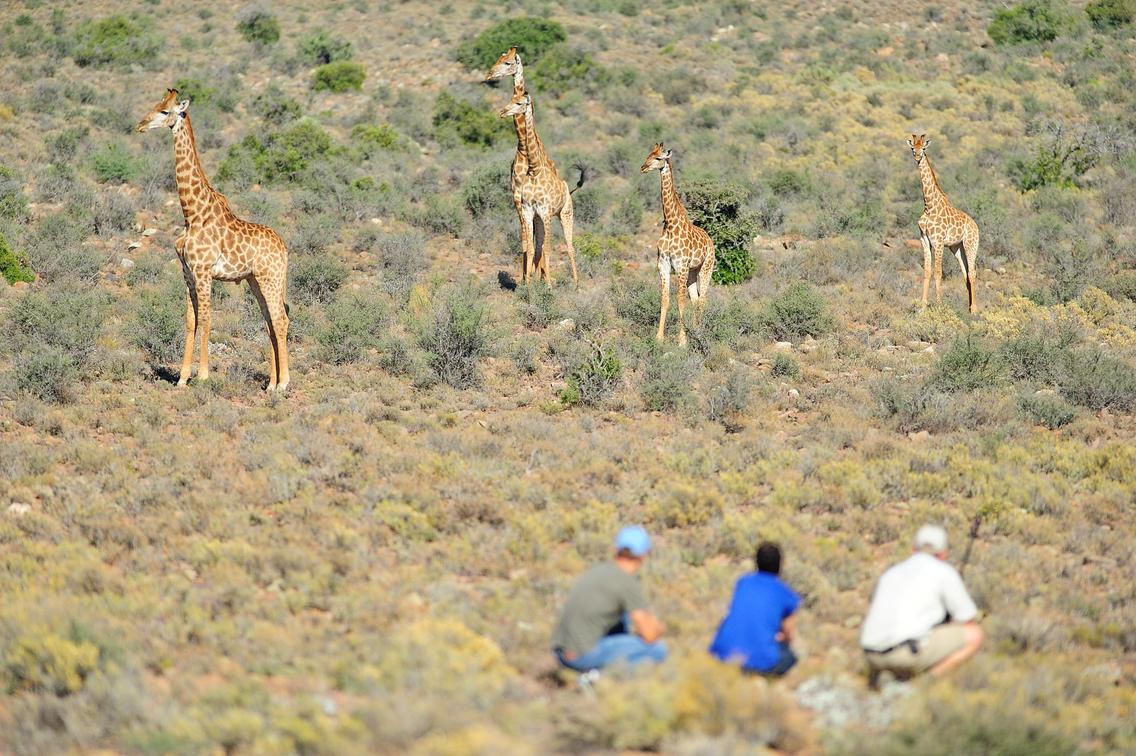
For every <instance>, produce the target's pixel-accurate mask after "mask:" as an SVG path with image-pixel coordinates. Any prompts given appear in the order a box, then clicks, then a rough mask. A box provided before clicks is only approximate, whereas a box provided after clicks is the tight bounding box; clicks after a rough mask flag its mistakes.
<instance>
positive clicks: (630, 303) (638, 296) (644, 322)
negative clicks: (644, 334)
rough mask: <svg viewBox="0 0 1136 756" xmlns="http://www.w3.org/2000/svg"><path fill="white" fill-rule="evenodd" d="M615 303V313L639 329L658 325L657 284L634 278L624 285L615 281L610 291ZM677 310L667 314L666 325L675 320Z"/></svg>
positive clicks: (659, 302)
mask: <svg viewBox="0 0 1136 756" xmlns="http://www.w3.org/2000/svg"><path fill="white" fill-rule="evenodd" d="M611 298H612V301H614V302H615V312H616V313H617V314H618V315H619V316H620V317H622V318H624V319H625V320H627V321H628V322H629V323H631V324H632V325H634V326H637V327H639V328H641V329H644V328H654V327H656V326H657V325H658V324H659V308H660V306H661V304H662V303H661V300H660V291H659V284H658V282H657V281H649V280H648V279H646V278H635V279H632V280H630V281H628V282H626V283H624V282H621V281H618V280H617V281H616V282H615V285H614V286H612V291H611ZM676 310H677V308H675V307H672V308H671V309H670V311H669V312H668V313H667V323H668V324H672V323H673V322H674V320H675V318H677V312H676Z"/></svg>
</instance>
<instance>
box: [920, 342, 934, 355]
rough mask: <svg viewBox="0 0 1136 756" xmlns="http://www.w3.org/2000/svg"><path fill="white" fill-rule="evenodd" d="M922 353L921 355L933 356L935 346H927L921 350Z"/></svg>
mask: <svg viewBox="0 0 1136 756" xmlns="http://www.w3.org/2000/svg"><path fill="white" fill-rule="evenodd" d="M922 353H923V354H934V353H935V345H934V344H931V345H929V346H928V347H927V348H926V349H924V350H923V352H922Z"/></svg>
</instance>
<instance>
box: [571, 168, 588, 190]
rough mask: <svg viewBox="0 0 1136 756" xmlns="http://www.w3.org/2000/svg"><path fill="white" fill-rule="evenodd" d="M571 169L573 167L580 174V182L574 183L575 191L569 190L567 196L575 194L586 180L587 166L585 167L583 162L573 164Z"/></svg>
mask: <svg viewBox="0 0 1136 756" xmlns="http://www.w3.org/2000/svg"><path fill="white" fill-rule="evenodd" d="M572 167H573V168H575V169H576V170H578V171H579V172H580V180H579V181H577V182H576V187H575V189H571V190H570V191H569V192H568V193H569V194H575V193H576V189H579V188H580V187H581V186H583V185H584V182H585V181H586V180H587V178H588V166H587V165H586V164H585V163H584V162H583V161H580V162H577V163H573V164H572Z"/></svg>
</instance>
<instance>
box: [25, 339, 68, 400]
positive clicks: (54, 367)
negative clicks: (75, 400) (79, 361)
mask: <svg viewBox="0 0 1136 756" xmlns="http://www.w3.org/2000/svg"><path fill="white" fill-rule="evenodd" d="M13 369H14V371H15V377H16V388H18V389H19V390H20V391H22V392H24V393H25V394H29V395H30V396H34V397H36V398H37V399H41V400H43V401H45V402H50V403H52V404H65V403H67V402H69V401H71V399H72V392H73V388H74V384H75V381H76V379H77V377H78V371H77V370H76V369H75V363H74V361H72V359H71V358H70V357H69V356H68V355H67V353H65V352H64V351H63V350H61V349H59V348H58V347H53V346H33V347H32V348H30V349H29V350H27V351H24V352H21V353H20V354H19V356H18V357H17V358H16V360H15V366H14V368H13Z"/></svg>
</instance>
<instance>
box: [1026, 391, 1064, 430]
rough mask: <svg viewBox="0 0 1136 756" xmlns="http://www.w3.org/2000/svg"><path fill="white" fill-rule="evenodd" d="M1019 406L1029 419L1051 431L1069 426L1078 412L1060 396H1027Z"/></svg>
mask: <svg viewBox="0 0 1136 756" xmlns="http://www.w3.org/2000/svg"><path fill="white" fill-rule="evenodd" d="M1018 406H1019V407H1020V408H1021V410H1022V414H1024V415H1025V416H1026V417H1027V418H1029V419H1030V420H1031V421H1033V422H1035V423H1037V424H1038V425H1044V426H1045V427H1046V428H1049V429H1050V430H1054V429H1055V428H1060V427H1061V426H1063V425H1068V424H1069V423H1071V422H1073V420H1074V419H1075V418H1076V417H1077V410H1075V409H1074V408H1073V407H1071V406H1069V403H1068V402H1066V401H1065V400H1064V399H1062V398H1061V397H1058V396H1045V395H1044V394H1041V395H1038V394H1033V395H1027V396H1023V397H1021V399H1019V400H1018Z"/></svg>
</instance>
